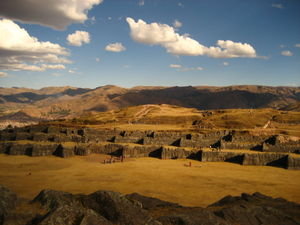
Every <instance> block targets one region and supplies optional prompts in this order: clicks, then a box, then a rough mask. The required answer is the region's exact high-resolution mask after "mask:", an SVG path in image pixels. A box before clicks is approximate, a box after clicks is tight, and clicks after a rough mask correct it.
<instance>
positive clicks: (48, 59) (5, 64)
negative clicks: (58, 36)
mask: <svg viewBox="0 0 300 225" xmlns="http://www.w3.org/2000/svg"><path fill="white" fill-rule="evenodd" d="M0 34H1V35H0V69H2V70H15V71H17V70H29V71H44V70H46V69H63V65H62V64H64V63H71V61H70V60H68V59H66V58H64V57H62V56H67V55H69V53H68V51H67V49H65V48H64V47H62V46H60V45H58V44H54V43H51V42H48V41H47V42H41V41H39V40H38V39H37V38H35V37H32V36H30V35H29V34H28V32H27V31H26V30H25V29H23V28H21V27H20V26H19V25H17V24H16V23H14V22H13V21H11V20H7V19H2V20H0ZM49 63H51V64H55V65H51V64H49ZM57 63H58V64H57Z"/></svg>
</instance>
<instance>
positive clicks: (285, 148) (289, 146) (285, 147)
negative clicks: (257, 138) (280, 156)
mask: <svg viewBox="0 0 300 225" xmlns="http://www.w3.org/2000/svg"><path fill="white" fill-rule="evenodd" d="M262 150H263V151H264V152H298V151H299V150H300V144H298V143H282V144H281V143H275V144H274V145H273V144H269V143H263V146H262Z"/></svg>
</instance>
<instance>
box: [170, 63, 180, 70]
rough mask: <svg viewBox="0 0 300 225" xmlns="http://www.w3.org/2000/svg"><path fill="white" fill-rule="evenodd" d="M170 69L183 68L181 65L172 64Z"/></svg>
mask: <svg viewBox="0 0 300 225" xmlns="http://www.w3.org/2000/svg"><path fill="white" fill-rule="evenodd" d="M169 67H170V68H177V69H178V68H181V67H182V66H181V65H179V64H170V65H169Z"/></svg>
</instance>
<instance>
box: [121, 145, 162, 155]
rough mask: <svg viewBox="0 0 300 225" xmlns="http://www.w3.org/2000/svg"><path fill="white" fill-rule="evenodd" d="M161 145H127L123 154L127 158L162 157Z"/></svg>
mask: <svg viewBox="0 0 300 225" xmlns="http://www.w3.org/2000/svg"><path fill="white" fill-rule="evenodd" d="M161 151H162V148H161V146H156V145H125V146H124V148H123V156H124V157H125V158H139V157H149V156H150V157H157V158H161Z"/></svg>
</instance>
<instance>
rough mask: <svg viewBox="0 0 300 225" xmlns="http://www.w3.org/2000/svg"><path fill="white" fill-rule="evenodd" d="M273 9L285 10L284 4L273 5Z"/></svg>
mask: <svg viewBox="0 0 300 225" xmlns="http://www.w3.org/2000/svg"><path fill="white" fill-rule="evenodd" d="M272 7H273V8H277V9H283V8H284V7H283V5H282V4H276V3H273V4H272Z"/></svg>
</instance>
